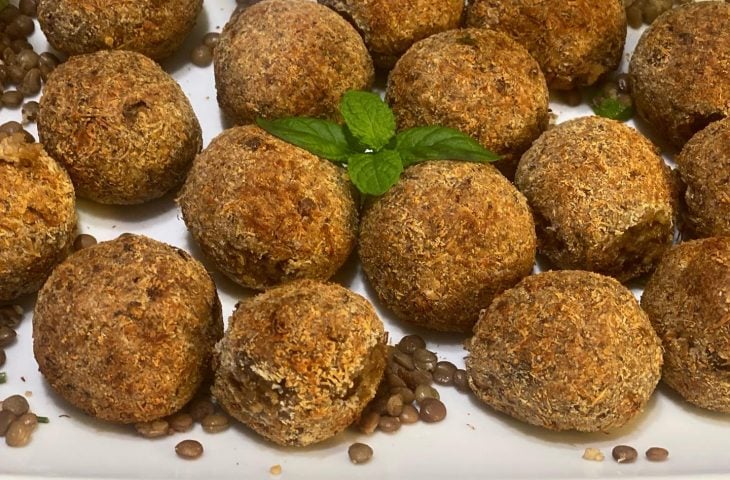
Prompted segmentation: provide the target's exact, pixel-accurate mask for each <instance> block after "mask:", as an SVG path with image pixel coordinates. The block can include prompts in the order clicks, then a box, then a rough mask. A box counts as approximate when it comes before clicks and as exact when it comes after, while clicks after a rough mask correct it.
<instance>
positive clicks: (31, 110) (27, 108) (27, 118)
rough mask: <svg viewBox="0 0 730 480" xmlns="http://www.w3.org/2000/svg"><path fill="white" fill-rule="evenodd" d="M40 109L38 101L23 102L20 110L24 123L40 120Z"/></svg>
mask: <svg viewBox="0 0 730 480" xmlns="http://www.w3.org/2000/svg"><path fill="white" fill-rule="evenodd" d="M39 110H40V108H39V105H38V102H36V101H35V100H31V101H30V102H26V103H24V104H23V107H22V108H21V110H20V112H21V114H22V115H23V123H24V124H28V123H33V122H35V121H36V120H38V111H39Z"/></svg>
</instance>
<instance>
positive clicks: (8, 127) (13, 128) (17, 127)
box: [0, 120, 23, 135]
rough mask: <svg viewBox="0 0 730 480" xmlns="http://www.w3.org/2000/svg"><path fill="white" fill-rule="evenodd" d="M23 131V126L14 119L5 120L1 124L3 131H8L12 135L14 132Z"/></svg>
mask: <svg viewBox="0 0 730 480" xmlns="http://www.w3.org/2000/svg"><path fill="white" fill-rule="evenodd" d="M22 131H23V126H22V125H21V124H20V123H18V122H16V121H14V120H11V121H9V122H5V123H3V124H2V125H0V132H1V133H7V134H10V135H12V134H14V133H18V132H22Z"/></svg>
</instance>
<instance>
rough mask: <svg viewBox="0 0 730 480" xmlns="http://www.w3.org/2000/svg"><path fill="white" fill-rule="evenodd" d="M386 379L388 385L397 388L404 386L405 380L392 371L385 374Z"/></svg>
mask: <svg viewBox="0 0 730 480" xmlns="http://www.w3.org/2000/svg"><path fill="white" fill-rule="evenodd" d="M386 380H387V382H388V385H389V386H390V387H391V388H399V387H405V386H406V382H404V381H403V379H402V378H400V377H399V376H398V375H396V374H395V373H392V372H388V374H387V375H386Z"/></svg>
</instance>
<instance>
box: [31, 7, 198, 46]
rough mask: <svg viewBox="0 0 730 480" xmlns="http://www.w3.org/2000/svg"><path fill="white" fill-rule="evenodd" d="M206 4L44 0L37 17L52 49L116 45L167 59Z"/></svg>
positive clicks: (190, 28)
mask: <svg viewBox="0 0 730 480" xmlns="http://www.w3.org/2000/svg"><path fill="white" fill-rule="evenodd" d="M202 8H203V0H112V1H101V0H39V1H38V21H39V23H40V25H41V29H42V30H43V33H45V34H46V38H47V39H48V42H49V43H50V44H51V45H53V48H55V49H57V50H60V51H61V52H64V53H66V54H69V55H78V54H82V53H92V52H96V51H98V50H107V49H116V50H132V51H135V52H139V53H142V54H144V55H146V56H148V57H150V58H153V59H155V60H162V59H164V58H167V57H169V56H170V55H172V54H173V53H174V52H175V51H176V50H177V49H178V48H179V47H180V45H181V44H182V42H183V40H184V39H185V37H186V36H187V35H188V33H190V31H191V30H192V29H193V26H194V25H195V20H196V19H197V18H198V14H199V13H200V11H201V9H202Z"/></svg>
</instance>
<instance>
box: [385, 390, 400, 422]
mask: <svg viewBox="0 0 730 480" xmlns="http://www.w3.org/2000/svg"><path fill="white" fill-rule="evenodd" d="M403 403H404V402H403V398H402V397H401V396H400V395H392V396H391V397H390V398H389V399H388V402H387V403H386V404H385V411H386V412H387V413H388V415H390V416H391V417H397V416H399V415H400V414H401V412H403Z"/></svg>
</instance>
